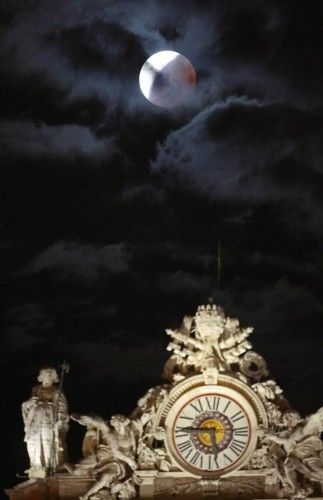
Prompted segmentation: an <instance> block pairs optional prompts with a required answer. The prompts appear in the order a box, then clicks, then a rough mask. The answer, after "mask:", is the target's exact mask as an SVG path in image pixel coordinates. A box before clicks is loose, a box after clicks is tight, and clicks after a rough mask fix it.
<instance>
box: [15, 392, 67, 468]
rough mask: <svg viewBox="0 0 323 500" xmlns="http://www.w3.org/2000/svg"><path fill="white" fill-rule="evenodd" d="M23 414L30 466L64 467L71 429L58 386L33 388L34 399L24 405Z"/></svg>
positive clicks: (64, 399) (65, 404)
mask: <svg viewBox="0 0 323 500" xmlns="http://www.w3.org/2000/svg"><path fill="white" fill-rule="evenodd" d="M22 414H23V419H24V424H25V441H26V443H27V449H28V454H29V459H30V466H31V467H44V468H48V467H51V466H54V467H57V466H59V465H61V464H63V463H64V462H65V460H66V456H65V455H66V444H65V438H66V433H67V430H68V408H67V402H66V398H65V396H64V394H63V393H62V392H59V391H58V389H57V387H55V386H51V387H44V386H43V385H41V384H40V385H37V386H35V387H33V389H32V397H31V398H30V399H28V401H25V402H24V403H23V404H22ZM55 417H56V418H55ZM54 420H56V425H55V422H54ZM51 462H52V463H51Z"/></svg>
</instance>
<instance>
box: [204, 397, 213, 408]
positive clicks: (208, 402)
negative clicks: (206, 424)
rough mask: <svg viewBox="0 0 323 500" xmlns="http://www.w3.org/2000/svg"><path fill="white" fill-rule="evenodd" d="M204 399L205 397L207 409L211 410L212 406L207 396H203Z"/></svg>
mask: <svg viewBox="0 0 323 500" xmlns="http://www.w3.org/2000/svg"><path fill="white" fill-rule="evenodd" d="M205 399H206V404H207V405H208V407H209V410H212V406H211V403H210V401H209V398H208V397H205Z"/></svg>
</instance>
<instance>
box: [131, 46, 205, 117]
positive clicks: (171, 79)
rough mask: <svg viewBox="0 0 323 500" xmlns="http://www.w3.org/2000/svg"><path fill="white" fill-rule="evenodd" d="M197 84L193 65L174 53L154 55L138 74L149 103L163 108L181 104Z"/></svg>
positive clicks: (165, 52) (167, 52)
mask: <svg viewBox="0 0 323 500" xmlns="http://www.w3.org/2000/svg"><path fill="white" fill-rule="evenodd" d="M195 84H196V74H195V70H194V67H193V65H192V64H191V62H190V61H189V60H188V59H186V57H184V56H182V54H179V53H178V52H173V51H171V50H163V51H161V52H157V53H156V54H153V55H152V56H151V57H149V59H147V61H146V62H145V64H144V65H143V66H142V68H141V71H140V74H139V85H140V88H141V91H142V93H143V94H144V96H145V97H146V99H148V101H150V102H152V103H153V104H155V105H156V106H160V107H162V108H172V107H174V106H177V105H179V104H182V103H183V102H184V101H186V99H187V98H188V97H189V95H190V94H191V92H192V90H193V88H194V86H195Z"/></svg>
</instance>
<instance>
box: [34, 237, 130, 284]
mask: <svg viewBox="0 0 323 500" xmlns="http://www.w3.org/2000/svg"><path fill="white" fill-rule="evenodd" d="M127 260H128V256H127V254H126V250H125V248H124V246H123V245H122V244H114V245H107V246H105V247H98V246H94V245H80V244H78V243H75V242H66V241H61V242H59V243H55V244H54V245H53V246H51V247H50V248H48V249H47V250H45V251H44V252H42V253H41V254H40V255H38V256H37V257H35V259H34V260H33V261H32V262H31V264H30V265H29V267H28V269H27V271H26V272H28V273H40V272H42V271H57V272H58V273H63V274H64V275H65V277H66V275H67V276H68V275H71V276H74V277H80V278H81V279H84V280H85V281H88V280H89V281H92V280H96V279H98V278H101V279H102V275H104V274H106V273H112V274H114V273H120V272H125V271H127V268H128V265H127Z"/></svg>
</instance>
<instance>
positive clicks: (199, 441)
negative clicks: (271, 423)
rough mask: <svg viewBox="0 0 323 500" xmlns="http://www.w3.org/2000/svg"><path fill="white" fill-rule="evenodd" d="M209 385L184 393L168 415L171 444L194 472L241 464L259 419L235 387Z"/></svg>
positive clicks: (214, 472) (222, 470)
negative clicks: (208, 388)
mask: <svg viewBox="0 0 323 500" xmlns="http://www.w3.org/2000/svg"><path fill="white" fill-rule="evenodd" d="M209 387H211V388H212V390H211V391H210V390H207V386H204V387H203V390H202V393H201V391H196V390H194V391H191V392H192V393H191V394H185V395H184V396H182V397H181V398H180V399H179V400H178V401H177V402H176V404H175V405H174V411H173V413H172V416H171V417H170V419H169V423H170V427H171V429H170V431H171V432H169V437H168V441H169V448H170V451H171V453H172V455H173V457H174V458H175V460H176V461H177V462H178V463H179V464H180V465H181V466H182V468H184V469H186V470H189V471H190V472H192V473H193V474H198V475H203V476H205V475H206V476H210V475H221V474H224V473H226V472H229V471H230V470H233V469H235V468H238V467H240V466H241V465H242V464H243V463H245V461H246V459H247V458H248V456H250V453H252V451H253V449H254V447H255V442H256V437H255V432H254V431H255V429H256V427H257V420H256V416H255V413H254V411H253V409H252V407H251V405H250V403H249V402H248V401H247V399H246V398H244V397H243V396H241V395H240V394H239V393H237V392H236V391H234V390H231V389H228V388H222V387H220V388H217V387H214V386H209Z"/></svg>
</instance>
